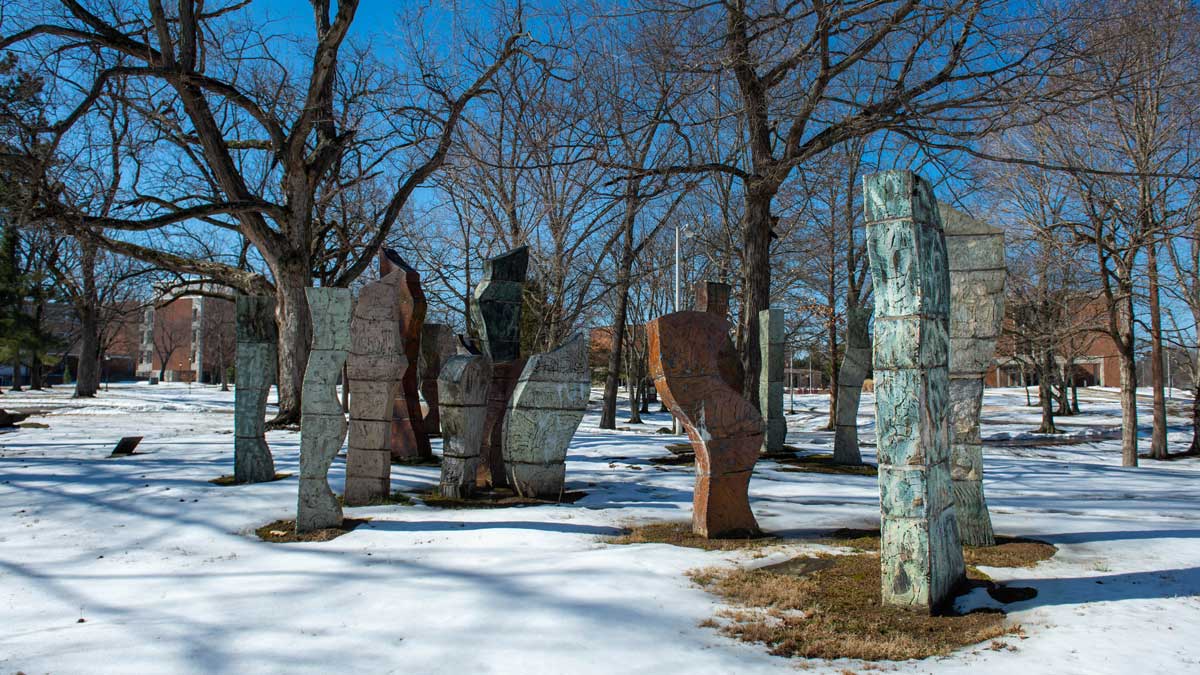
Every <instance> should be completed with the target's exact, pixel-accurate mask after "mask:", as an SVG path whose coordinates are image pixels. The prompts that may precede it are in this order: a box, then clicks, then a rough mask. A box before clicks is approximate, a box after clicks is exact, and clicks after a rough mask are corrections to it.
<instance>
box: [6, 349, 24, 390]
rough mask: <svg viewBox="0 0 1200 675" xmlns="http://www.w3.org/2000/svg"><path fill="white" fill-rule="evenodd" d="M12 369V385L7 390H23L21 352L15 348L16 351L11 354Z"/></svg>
mask: <svg viewBox="0 0 1200 675" xmlns="http://www.w3.org/2000/svg"><path fill="white" fill-rule="evenodd" d="M12 371H13V381H12V386H11V387H9V388H8V390H9V391H23V389H21V352H20V350H17V352H16V353H15V354H13V358H12Z"/></svg>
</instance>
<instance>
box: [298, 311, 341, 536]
mask: <svg viewBox="0 0 1200 675" xmlns="http://www.w3.org/2000/svg"><path fill="white" fill-rule="evenodd" d="M304 293H305V295H306V296H307V297H308V311H309V313H310V314H311V315H312V321H313V341H312V351H311V352H310V353H309V355H308V367H307V368H305V370H304V391H303V394H304V400H303V402H302V404H301V408H300V413H301V414H300V498H299V500H298V504H297V508H296V531H297V532H311V531H312V530H319V529H321V528H326V527H340V526H341V524H342V507H341V505H340V504H338V500H337V496H335V495H334V494H333V490H330V489H329V465H331V464H333V459H334V457H337V454H338V451H339V450H341V448H342V441H344V440H345V438H346V416H345V415H344V414H343V413H342V403H341V401H339V400H338V395H337V381H338V377H339V376H340V375H341V372H342V366H343V365H344V364H345V363H346V353H347V351H348V350H349V349H350V308H351V297H350V289H348V288H306V289H304Z"/></svg>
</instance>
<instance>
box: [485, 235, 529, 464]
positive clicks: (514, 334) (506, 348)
mask: <svg viewBox="0 0 1200 675" xmlns="http://www.w3.org/2000/svg"><path fill="white" fill-rule="evenodd" d="M528 268H529V249H528V248H527V247H525V246H521V247H519V248H515V249H513V250H511V251H509V252H507V253H505V254H503V255H500V256H496V257H495V258H492V259H490V260H488V261H487V262H486V263H484V268H483V281H481V282H479V285H478V286H476V287H475V302H474V304H472V305H471V316H472V317H473V319H474V323H475V325H476V326H477V327H478V329H479V336H480V337H479V348H480V350H481V351H482V352H483V354H485V355H487V356H488V357H489V358H490V359H491V361H492V382H491V385H490V386H489V387H488V404H487V417H486V419H485V421H484V424H483V445H482V446H481V448H480V460H481V461H480V464H479V480H480V482H482V483H484V484H487V485H491V486H492V487H503V486H504V485H505V484H506V482H507V481H506V476H505V472H504V457H503V451H502V447H503V440H502V436H503V429H504V415H505V413H506V412H507V410H508V401H509V399H510V398H511V397H512V392H513V389H514V388H515V387H516V386H517V378H518V377H520V375H521V370H522V369H523V368H524V367H525V362H524V360H522V359H521V358H520V356H521V300H522V294H523V293H524V288H525V274H526V272H527V270H528Z"/></svg>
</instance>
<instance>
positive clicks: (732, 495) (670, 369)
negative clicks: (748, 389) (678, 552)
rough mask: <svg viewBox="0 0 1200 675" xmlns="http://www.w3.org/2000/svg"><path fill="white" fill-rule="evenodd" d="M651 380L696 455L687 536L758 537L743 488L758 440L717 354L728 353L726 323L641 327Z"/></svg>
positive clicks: (749, 408)
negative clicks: (643, 332) (647, 354)
mask: <svg viewBox="0 0 1200 675" xmlns="http://www.w3.org/2000/svg"><path fill="white" fill-rule="evenodd" d="M646 332H647V337H648V340H649V352H650V375H651V377H653V378H654V387H655V389H657V390H658V394H659V396H661V397H662V401H663V403H664V404H666V406H667V408H668V409H669V410H670V411H671V413H672V414H673V415H675V416H676V417H677V418H679V420H680V421H681V422H682V423H683V427H684V429H686V430H687V434H688V438H690V439H691V441H692V447H693V448H695V451H696V490H695V494H694V495H693V500H692V530H693V531H694V532H695V533H696V534H698V535H700V536H703V537H710V538H717V537H735V536H746V535H751V534H755V533H757V532H758V531H759V530H758V523H757V522H756V521H755V520H754V513H753V512H751V510H750V500H749V496H748V495H747V488H748V487H749V485H750V474H751V472H752V471H753V470H754V463H755V462H756V461H757V460H758V455H759V448H761V447H762V442H763V420H762V416H761V415H760V414H759V412H758V410H757V409H756V408H755V407H754V406H753V405H751V404H750V402H749V401H747V400H746V399H744V398H742V396H741V395H740V394H738V393H737V391H736V390H735V389H734V388H733V387H731V386H730V385H729V383H728V381H727V380H726V379H725V374H724V373H722V372H721V363H720V361H721V359H720V354H721V353H722V352H725V351H731V350H732V349H733V346H732V344H731V343H730V340H729V322H728V321H726V320H725V319H723V318H721V317H719V316H717V315H715V314H710V313H708V312H675V313H673V314H667V315H666V316H663V317H659V318H657V319H655V320H653V321H651V322H650V323H648V324H647V325H646Z"/></svg>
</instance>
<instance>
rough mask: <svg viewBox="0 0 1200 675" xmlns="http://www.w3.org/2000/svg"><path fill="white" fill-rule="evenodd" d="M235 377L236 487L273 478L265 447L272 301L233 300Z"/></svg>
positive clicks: (272, 358) (272, 360) (272, 363)
mask: <svg viewBox="0 0 1200 675" xmlns="http://www.w3.org/2000/svg"><path fill="white" fill-rule="evenodd" d="M236 306H237V310H236V311H237V357H236V358H237V374H236V376H235V385H236V386H235V387H234V394H233V427H234V433H233V478H234V480H235V481H236V482H238V483H262V482H265V481H269V480H274V479H275V462H274V460H272V458H271V448H270V447H268V446H267V439H266V422H265V420H264V417H265V416H266V413H267V395H268V394H270V392H271V385H272V384H275V370H276V368H277V367H278V366H277V363H278V362H277V360H276V351H275V350H276V347H275V341H276V334H275V299H274V298H272V297H270V296H263V295H249V296H248V295H239V296H238V298H237V303H236Z"/></svg>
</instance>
